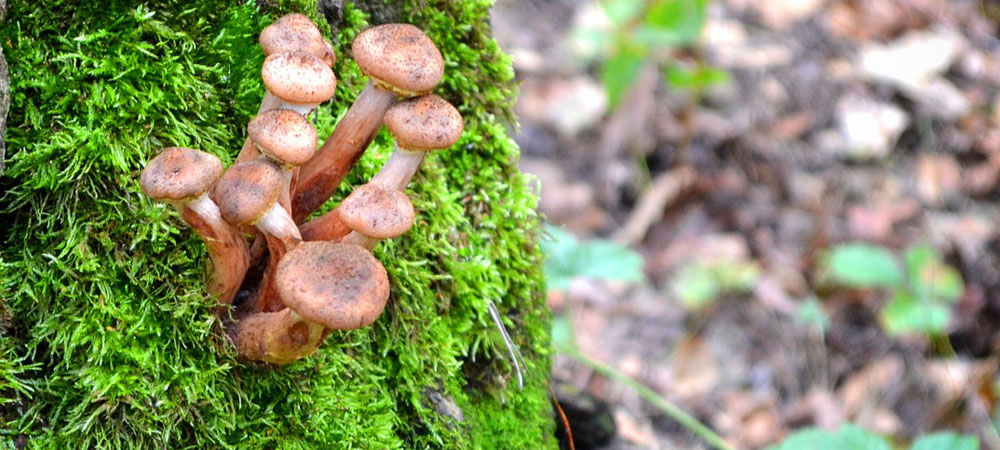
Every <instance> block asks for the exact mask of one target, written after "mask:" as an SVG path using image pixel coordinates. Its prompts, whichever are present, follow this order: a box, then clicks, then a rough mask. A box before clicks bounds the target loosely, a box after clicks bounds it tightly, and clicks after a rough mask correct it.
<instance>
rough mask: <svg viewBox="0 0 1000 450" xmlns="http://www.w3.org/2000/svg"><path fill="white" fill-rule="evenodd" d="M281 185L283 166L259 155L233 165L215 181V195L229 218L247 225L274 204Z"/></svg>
mask: <svg viewBox="0 0 1000 450" xmlns="http://www.w3.org/2000/svg"><path fill="white" fill-rule="evenodd" d="M281 188H282V176H281V169H279V168H278V166H276V165H275V164H274V163H272V162H270V161H265V160H260V159H258V160H255V161H247V162H242V163H237V164H233V165H232V166H230V167H229V169H228V170H226V173H224V174H222V178H220V179H219V182H218V183H217V184H216V185H215V189H214V190H213V191H212V197H213V198H214V200H215V202H216V203H218V204H219V211H220V212H221V213H222V217H223V218H224V219H226V221H227V222H229V223H231V224H234V225H237V226H247V225H250V224H253V223H254V222H256V221H257V220H258V219H260V217H261V216H262V215H264V213H266V212H267V210H268V209H270V208H271V207H272V206H274V203H275V202H276V201H278V194H280V193H281Z"/></svg>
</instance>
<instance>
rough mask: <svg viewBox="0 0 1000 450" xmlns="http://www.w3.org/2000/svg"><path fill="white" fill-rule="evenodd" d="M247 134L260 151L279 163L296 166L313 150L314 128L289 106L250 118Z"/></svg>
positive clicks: (314, 149) (310, 154)
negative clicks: (288, 107)
mask: <svg viewBox="0 0 1000 450" xmlns="http://www.w3.org/2000/svg"><path fill="white" fill-rule="evenodd" d="M247 131H248V132H249V133H250V138H251V139H253V141H254V143H255V144H257V147H258V148H260V151H261V152H262V153H265V154H267V155H268V156H271V157H272V158H274V159H277V160H279V161H281V162H282V163H283V164H288V165H292V166H300V165H302V164H304V163H305V162H306V161H309V159H310V158H312V156H313V154H314V153H316V147H317V143H316V139H317V136H316V129H315V128H313V126H312V124H311V123H309V121H308V120H306V118H305V117H303V116H302V115H301V114H299V113H297V112H295V111H292V110H290V109H271V110H268V111H264V112H262V113H260V114H258V115H257V116H256V117H254V118H253V119H252V120H250V124H249V125H247Z"/></svg>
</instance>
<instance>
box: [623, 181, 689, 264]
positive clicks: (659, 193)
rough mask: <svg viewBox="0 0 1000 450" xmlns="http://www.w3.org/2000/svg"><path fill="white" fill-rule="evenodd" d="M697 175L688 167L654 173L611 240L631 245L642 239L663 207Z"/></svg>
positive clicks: (660, 213)
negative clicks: (655, 174) (637, 201)
mask: <svg viewBox="0 0 1000 450" xmlns="http://www.w3.org/2000/svg"><path fill="white" fill-rule="evenodd" d="M697 178H698V176H697V173H696V172H695V170H694V169H692V168H691V167H687V166H681V167H678V168H676V169H673V170H671V171H669V172H663V173H661V174H659V175H657V176H656V178H653V182H652V183H651V184H650V185H649V188H648V189H646V192H643V194H642V197H641V198H640V199H639V203H638V204H637V205H636V207H635V209H633V210H632V212H631V213H630V214H629V216H628V219H626V220H625V225H623V226H622V227H621V228H620V229H619V230H618V231H616V232H615V233H614V234H613V235H612V236H611V239H612V240H614V241H615V242H618V243H619V244H622V245H632V244H635V243H637V242H639V241H641V240H642V238H644V237H645V236H646V232H648V231H649V227H651V226H652V225H653V224H654V223H656V221H657V220H659V219H660V217H662V216H663V208H666V207H667V205H669V204H670V203H671V202H672V201H674V200H675V199H676V198H677V196H678V195H680V194H681V193H683V192H684V191H685V190H686V189H688V188H689V187H690V186H691V185H692V184H694V182H695V180H697Z"/></svg>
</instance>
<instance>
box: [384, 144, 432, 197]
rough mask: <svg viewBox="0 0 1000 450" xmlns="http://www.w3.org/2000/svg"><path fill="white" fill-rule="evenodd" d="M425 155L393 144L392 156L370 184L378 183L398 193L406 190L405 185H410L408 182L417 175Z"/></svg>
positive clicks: (422, 152) (423, 152) (425, 153)
mask: <svg viewBox="0 0 1000 450" xmlns="http://www.w3.org/2000/svg"><path fill="white" fill-rule="evenodd" d="M426 155H427V152H425V151H413V150H407V149H404V148H400V147H399V144H398V143H396V142H393V152H392V155H391V156H389V160H388V161H386V162H385V164H384V165H383V166H382V168H381V169H379V171H378V173H377V174H375V177H373V178H372V183H379V184H381V185H383V186H386V187H389V188H392V189H396V190H400V191H401V190H403V189H406V185H408V184H410V180H411V179H412V178H413V175H415V174H416V173H417V170H418V169H419V168H420V163H421V162H423V160H424V156H426Z"/></svg>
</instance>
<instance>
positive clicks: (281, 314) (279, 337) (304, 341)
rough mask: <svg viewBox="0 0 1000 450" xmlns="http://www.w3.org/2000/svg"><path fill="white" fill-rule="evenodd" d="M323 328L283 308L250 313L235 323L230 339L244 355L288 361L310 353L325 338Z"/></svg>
mask: <svg viewBox="0 0 1000 450" xmlns="http://www.w3.org/2000/svg"><path fill="white" fill-rule="evenodd" d="M326 334H327V332H326V328H325V327H323V325H320V324H318V323H316V322H311V321H308V320H305V319H303V318H302V316H300V315H298V314H297V313H296V312H295V311H293V310H291V309H289V308H285V309H282V310H281V311H278V312H259V313H254V314H250V315H249V316H247V317H245V318H243V319H240V320H239V322H237V323H236V328H235V331H234V332H233V341H234V343H235V344H236V348H237V349H238V350H239V352H240V355H241V356H243V357H244V358H247V359H250V360H254V361H263V362H268V363H272V364H289V363H292V362H295V361H297V360H299V359H302V358H305V357H307V356H309V355H311V354H313V353H314V352H315V351H316V349H318V348H319V345H320V344H321V343H322V342H323V338H325V337H326Z"/></svg>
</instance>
